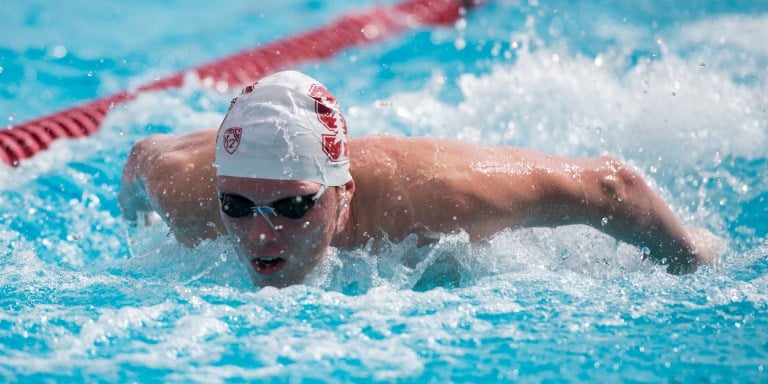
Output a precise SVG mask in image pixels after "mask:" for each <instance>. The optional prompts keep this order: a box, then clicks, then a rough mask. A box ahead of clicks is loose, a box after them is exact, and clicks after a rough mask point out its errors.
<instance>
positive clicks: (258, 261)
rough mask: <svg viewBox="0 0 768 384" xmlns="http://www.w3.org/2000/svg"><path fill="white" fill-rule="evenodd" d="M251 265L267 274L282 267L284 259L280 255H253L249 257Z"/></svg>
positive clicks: (259, 271) (257, 270)
mask: <svg viewBox="0 0 768 384" xmlns="http://www.w3.org/2000/svg"><path fill="white" fill-rule="evenodd" d="M251 265H252V266H253V269H254V270H255V271H256V272H258V273H260V274H262V275H269V274H273V273H275V272H277V271H279V270H280V269H282V268H283V265H285V259H283V258H282V257H254V258H253V259H251Z"/></svg>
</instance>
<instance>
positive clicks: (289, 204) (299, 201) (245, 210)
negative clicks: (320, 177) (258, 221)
mask: <svg viewBox="0 0 768 384" xmlns="http://www.w3.org/2000/svg"><path fill="white" fill-rule="evenodd" d="M325 190H326V188H325V187H323V188H322V189H320V191H318V192H317V193H313V194H310V195H299V196H289V197H286V198H283V199H280V200H276V201H273V202H272V203H271V204H269V205H261V206H257V205H256V204H254V202H253V201H251V200H249V199H248V198H245V197H243V196H240V195H235V194H231V193H222V194H221V195H220V196H219V200H220V201H221V211H222V212H224V214H225V215H227V216H229V217H233V218H240V217H245V216H248V215H253V216H256V215H258V216H261V217H262V218H263V219H264V220H266V221H267V223H269V225H270V226H271V227H272V229H275V226H274V225H273V224H272V221H270V220H269V215H275V216H277V215H280V216H284V217H288V218H291V219H300V218H302V217H304V215H306V214H307V211H309V210H310V209H311V208H312V207H313V206H314V205H315V202H316V201H317V200H318V199H320V197H321V196H322V195H323V193H324V192H325Z"/></svg>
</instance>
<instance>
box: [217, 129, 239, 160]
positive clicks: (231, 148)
mask: <svg viewBox="0 0 768 384" xmlns="http://www.w3.org/2000/svg"><path fill="white" fill-rule="evenodd" d="M242 135H243V129H242V128H239V127H232V128H227V130H226V131H224V139H223V140H222V143H221V145H223V146H224V150H225V151H227V152H228V153H229V154H230V155H232V154H234V153H235V151H237V147H239V146H240V137H242Z"/></svg>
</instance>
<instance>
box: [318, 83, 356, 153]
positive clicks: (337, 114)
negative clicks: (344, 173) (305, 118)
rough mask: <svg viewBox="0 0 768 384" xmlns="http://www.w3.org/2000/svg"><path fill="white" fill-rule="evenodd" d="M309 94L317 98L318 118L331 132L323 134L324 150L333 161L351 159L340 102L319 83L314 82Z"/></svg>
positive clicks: (345, 123)
mask: <svg viewBox="0 0 768 384" xmlns="http://www.w3.org/2000/svg"><path fill="white" fill-rule="evenodd" d="M308 95H309V97H311V98H313V99H314V100H315V112H316V113H317V119H318V120H319V121H320V123H321V124H323V126H324V127H325V128H326V129H327V130H328V132H329V133H327V134H323V135H322V139H323V152H325V154H326V155H328V158H329V159H331V161H334V162H337V161H346V160H347V159H349V147H348V146H347V122H346V120H344V116H343V115H342V114H341V108H339V103H338V102H337V101H336V98H335V97H333V95H331V93H330V92H328V90H327V89H325V87H323V86H322V85H319V84H312V86H311V87H309V93H308Z"/></svg>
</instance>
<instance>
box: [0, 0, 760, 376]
mask: <svg viewBox="0 0 768 384" xmlns="http://www.w3.org/2000/svg"><path fill="white" fill-rule="evenodd" d="M374 3H376V4H380V3H382V2H381V1H351V0H350V1H334V2H321V1H311V0H302V1H300V0H284V1H281V2H279V4H276V5H262V4H260V2H253V1H236V2H235V1H230V2H226V3H224V4H220V5H216V6H215V7H213V6H211V5H210V3H209V2H203V1H197V2H186V1H185V2H181V1H168V2H160V3H158V2H152V1H146V0H141V1H136V2H131V3H126V4H112V3H103V2H97V1H78V2H66V3H65V2H61V3H52V2H44V1H37V2H35V1H24V2H20V1H5V0H0V25H3V32H0V121H2V124H3V125H6V124H14V123H16V122H20V121H24V120H27V119H31V118H34V117H37V116H41V115H43V114H46V113H50V112H54V111H57V110H59V109H62V108H65V107H68V106H71V105H74V104H77V103H79V102H82V101H86V100H90V99H92V98H95V97H99V96H103V95H108V94H111V93H114V92H117V91H119V90H122V89H131V88H135V87H137V86H139V85H141V84H145V83H147V82H149V81H151V80H152V79H155V78H159V77H164V76H167V75H170V74H173V73H175V72H176V71H179V70H183V69H184V68H189V67H192V66H195V65H199V64H202V63H206V62H209V61H213V60H216V59H217V58H219V57H222V56H223V55H226V54H229V53H232V52H236V51H238V50H241V49H246V48H251V47H253V46H256V45H258V44H263V43H266V42H269V41H272V40H273V39H275V38H278V37H281V36H288V35H291V34H294V33H297V32H301V31H304V30H306V29H308V28H311V27H313V26H319V25H323V24H324V23H326V22H328V21H330V20H332V19H334V18H336V17H338V16H339V15H341V14H343V13H345V12H349V11H354V10H360V9H366V8H367V7H369V6H370V5H371V4H374ZM388 3H389V2H388ZM330 4H332V6H331V5H330ZM762 36H768V3H765V2H752V1H732V2H691V3H690V4H685V3H683V2H667V1H649V2H643V3H642V4H640V5H635V4H633V3H632V2H607V1H606V2H603V1H592V2H578V3H575V2H574V3H572V2H568V1H554V2H542V1H528V2H522V3H521V2H518V1H495V2H492V3H490V4H488V5H487V6H485V7H484V8H481V9H478V10H475V11H473V12H471V13H469V14H468V15H467V17H466V18H465V19H464V20H462V21H460V22H458V23H456V24H455V25H453V26H450V27H447V28H438V29H424V30H417V31H413V32H411V33H408V34H405V35H403V36H400V37H397V38H394V39H390V40H387V41H385V42H382V43H381V44H379V45H375V46H368V47H364V48H360V49H351V50H348V51H345V52H342V53H341V54H340V55H338V56H337V57H335V58H333V59H331V60H329V61H325V62H319V63H311V64H307V65H305V66H303V67H301V68H299V69H301V70H303V71H305V72H307V73H309V74H310V75H312V76H314V77H316V78H318V79H320V80H321V81H323V82H324V83H325V84H326V85H327V86H328V88H330V89H331V90H332V91H333V92H334V93H335V94H336V96H337V97H338V99H339V100H340V101H341V103H342V107H343V108H344V109H345V111H346V113H347V121H348V123H349V125H350V130H351V133H352V134H353V135H354V136H363V135H367V134H374V133H377V132H390V133H394V134H403V135H430V136H440V137H450V138H458V139H462V140H466V141H472V142H481V143H493V144H506V145H517V146H522V147H527V148H535V149H540V150H544V151H548V152H552V153H556V154H558V155H564V156H596V155H600V154H605V153H608V154H612V155H615V156H618V157H620V158H621V159H623V160H624V161H626V162H628V163H630V164H632V165H633V166H635V167H636V168H637V169H638V170H640V171H641V172H642V173H643V174H644V175H645V176H646V177H647V178H648V180H649V181H650V182H651V183H652V184H653V186H654V188H655V189H656V190H657V191H659V193H661V194H662V196H664V197H665V198H666V199H667V201H669V203H670V205H671V207H672V208H673V210H674V211H675V212H676V213H677V214H679V215H680V216H681V218H682V219H683V221H684V222H685V223H686V224H688V225H695V226H703V227H706V228H708V229H709V230H711V231H712V232H714V233H715V234H717V235H718V236H720V237H722V238H723V239H724V241H725V242H726V243H727V245H728V250H727V252H726V253H725V255H724V256H723V258H722V260H721V262H720V264H719V265H718V266H717V267H706V268H704V269H702V270H701V271H699V272H697V273H696V274H693V275H688V276H670V275H667V274H666V273H664V272H663V271H661V270H660V269H659V268H657V267H654V266H653V265H649V264H646V263H642V262H640V261H639V260H638V257H637V255H638V250H637V249H635V248H633V247H631V246H628V245H626V244H618V243H616V242H615V241H613V240H612V239H610V238H607V237H605V236H604V235H602V234H600V233H599V232H596V231H594V230H592V229H590V228H585V227H580V226H573V227H564V228H558V229H554V230H552V229H526V230H517V231H512V230H508V231H504V232H501V233H500V234H498V235H497V236H496V237H494V238H493V240H492V241H491V242H490V243H488V244H481V245H472V244H470V243H469V242H468V241H467V239H466V237H464V236H461V235H455V236H446V237H444V238H443V239H442V240H441V242H440V243H439V244H438V245H437V246H436V247H434V248H432V249H429V250H416V249H415V246H414V243H413V242H411V241H409V240H406V241H405V242H403V243H401V244H390V245H386V246H384V247H382V248H381V249H377V250H375V251H374V250H371V249H361V250H357V251H354V252H342V253H339V254H331V255H329V256H328V259H327V262H326V263H325V264H324V265H323V266H322V267H321V268H319V269H318V271H316V273H314V274H313V275H312V276H310V277H309V278H308V279H307V281H306V282H305V284H302V285H297V286H293V287H289V288H286V289H282V290H277V289H273V288H265V289H257V288H254V287H253V286H252V285H251V284H250V282H249V280H248V277H247V275H246V273H245V271H244V269H243V267H242V266H241V265H239V263H238V261H237V258H236V257H235V256H234V255H233V254H232V253H231V252H230V250H229V249H228V247H227V245H226V244H225V243H224V242H211V243H207V244H204V245H202V246H201V247H199V248H197V249H195V250H187V249H183V248H181V247H179V246H177V245H176V244H175V243H174V241H173V240H172V239H170V238H168V236H167V229H165V228H162V227H161V226H155V227H151V228H148V229H140V230H136V231H134V230H129V229H128V227H127V226H126V224H125V222H123V220H122V218H121V215H120V210H119V208H118V205H117V202H116V194H117V191H118V190H119V180H120V171H121V166H122V164H123V162H124V160H125V158H126V155H127V152H128V150H129V148H130V146H131V144H132V143H133V142H135V141H136V140H138V139H140V138H142V137H144V136H146V135H148V134H150V133H157V132H178V133H181V132H189V131H194V130H196V129H200V128H204V127H214V126H217V125H218V124H219V122H220V120H221V118H222V116H223V113H224V112H225V110H226V107H227V106H228V103H229V99H230V98H231V96H232V93H233V92H234V91H232V92H228V93H224V94H220V93H217V92H216V91H214V90H211V89H208V88H205V87H203V86H201V85H199V83H196V82H195V81H194V79H190V81H189V82H188V84H187V85H186V86H185V87H184V88H183V89H180V90H175V91H169V92H158V93H153V94H146V95H143V96H142V97H140V98H139V99H137V100H135V101H133V102H131V103H129V104H127V105H123V106H118V107H117V108H116V109H115V110H113V111H112V113H111V114H110V115H109V117H108V119H107V121H106V122H105V124H104V125H103V126H102V128H101V130H100V131H99V133H98V134H96V135H95V136H93V137H90V138H86V139H82V140H69V141H59V142H56V144H55V145H54V146H53V147H52V148H51V150H50V151H47V152H45V153H43V154H41V155H39V156H37V157H35V158H34V159H32V160H30V161H27V162H25V163H24V164H23V165H22V166H21V167H19V168H18V169H8V168H0V293H2V294H0V308H2V309H1V310H0V380H2V381H22V382H29V381H32V382H35V381H82V380H86V381H110V382H114V381H119V382H124V381H140V382H150V381H160V380H162V381H172V382H174V381H175V382H189V381H199V382H223V381H266V382H285V381H307V382H313V381H319V382H328V381H331V382H348V381H361V382H367V381H406V382H427V381H431V382H441V383H442V382H485V381H490V380H494V381H495V380H510V381H530V382H542V381H577V382H578V381H583V382H606V381H611V382H613V381H638V382H709V381H714V382H761V381H766V373H765V370H766V368H768V367H766V365H768V242H766V234H768V220H766V217H768V215H767V214H768V208H767V207H768V205H767V204H766V199H768V96H767V95H768V76H767V74H768V71H767V69H768V45H766V44H765V43H764V42H763V40H764V39H763V37H762ZM413 257H420V258H422V259H423V260H424V261H423V262H421V263H419V264H417V265H416V267H412V266H409V265H410V264H408V263H406V262H405V260H407V259H412V258H413ZM450 259H453V262H446V260H450Z"/></svg>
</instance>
